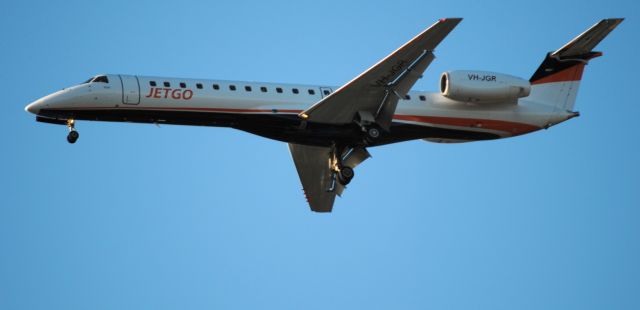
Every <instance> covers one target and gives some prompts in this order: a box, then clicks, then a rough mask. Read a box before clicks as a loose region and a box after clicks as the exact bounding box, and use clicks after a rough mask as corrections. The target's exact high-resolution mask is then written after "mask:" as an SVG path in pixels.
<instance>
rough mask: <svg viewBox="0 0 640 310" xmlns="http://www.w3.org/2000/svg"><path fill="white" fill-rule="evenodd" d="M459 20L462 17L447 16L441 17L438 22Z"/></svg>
mask: <svg viewBox="0 0 640 310" xmlns="http://www.w3.org/2000/svg"><path fill="white" fill-rule="evenodd" d="M461 20H462V17H447V18H441V19H440V20H439V22H441V23H444V22H446V21H454V22H460V21H461Z"/></svg>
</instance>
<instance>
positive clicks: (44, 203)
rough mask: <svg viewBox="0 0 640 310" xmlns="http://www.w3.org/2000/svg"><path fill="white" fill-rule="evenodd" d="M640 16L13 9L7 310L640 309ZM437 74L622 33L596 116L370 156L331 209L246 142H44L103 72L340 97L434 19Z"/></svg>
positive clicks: (8, 37) (285, 162)
mask: <svg viewBox="0 0 640 310" xmlns="http://www.w3.org/2000/svg"><path fill="white" fill-rule="evenodd" d="M638 11H639V7H638V4H637V2H635V1H587V2H585V1H567V2H562V3H559V2H557V1H528V2H509V1H504V2H497V1H470V2H465V1H434V2H432V1H429V2H427V1H380V2H371V1H362V2H348V3H344V2H341V1H326V2H317V1H316V2H306V1H300V2H296V3H289V2H262V1H256V2H252V1H234V2H229V3H217V2H208V1H202V2H193V1H179V2H175V1H174V2H161V1H140V2H136V3H130V2H128V1H108V2H96V1H91V2H87V1H65V2H61V3H54V2H49V1H46V2H45V1H42V2H29V1H20V2H18V1H13V2H10V3H6V4H5V5H3V9H2V10H1V11H0V29H2V30H1V31H0V39H1V41H2V45H3V48H2V49H1V50H0V55H1V57H0V68H2V74H0V81H1V82H2V85H3V97H4V99H3V103H2V108H3V112H2V113H0V120H1V122H0V126H2V129H3V132H4V133H5V134H4V141H5V142H4V143H3V145H4V148H3V151H2V152H0V163H1V164H0V167H1V168H2V174H1V176H0V180H1V182H2V186H0V192H1V194H2V195H0V201H2V203H0V309H204V308H209V309H210V308H223V309H247V308H267V309H271V308H272V309H300V308H306V309H326V308H343V309H347V308H348V309H352V308H369V309H389V308H400V309H425V308H429V309H638V308H640V299H639V297H638V292H640V282H638V279H639V278H640V264H639V263H638V262H640V228H639V227H640V225H638V221H639V220H640V164H639V163H638V158H639V157H640V148H639V146H640V145H639V143H640V142H639V141H640V130H638V127H637V115H639V113H640V107H639V105H638V104H637V96H636V93H637V92H636V89H635V88H634V85H635V84H636V80H637V77H636V76H637V72H638V71H639V70H638V64H637V61H636V58H637V57H636V51H637V50H638V49H639V47H640V46H639V45H638V44H639V43H638V42H639V41H638V33H639V30H640V29H639V26H638V22H637V20H638V13H637V12H638ZM451 16H453V17H464V18H465V20H464V21H463V22H462V23H461V24H460V25H459V26H458V27H457V28H456V29H455V30H454V31H453V32H452V33H451V35H450V36H449V37H448V38H447V39H446V40H445V41H444V42H443V43H442V44H441V46H440V47H439V48H438V50H437V52H436V55H437V56H438V58H437V59H436V60H435V61H434V62H433V63H432V65H431V66H430V67H429V69H428V70H427V72H426V73H425V78H424V79H422V80H420V81H418V83H417V84H416V86H415V87H414V89H421V90H436V89H437V87H436V86H437V78H438V76H439V74H440V73H441V72H442V71H445V70H451V69H480V70H491V71H498V72H505V73H510V74H513V75H517V76H522V77H524V78H528V77H529V76H530V75H531V74H532V73H533V71H534V70H535V69H536V68H537V67H538V65H539V64H540V62H541V61H542V59H543V57H544V55H545V53H546V52H548V51H551V50H554V49H556V48H558V47H560V46H561V45H562V44H564V43H566V42H567V41H568V40H569V39H571V38H573V37H574V36H575V35H577V34H578V33H580V32H581V31H583V30H585V29H586V28H587V27H589V26H591V25H592V24H594V23H595V22H597V21H598V20H600V19H601V18H606V17H626V18H627V20H626V21H625V22H624V23H623V24H622V25H621V26H620V27H619V28H618V29H616V30H615V31H614V32H613V33H612V34H611V35H610V37H608V38H607V39H606V40H605V41H604V42H603V43H602V44H601V45H600V46H599V48H598V49H599V50H602V51H603V52H604V54H605V56H604V57H602V58H599V59H596V60H594V61H593V62H592V63H591V64H590V65H589V66H588V67H587V70H586V72H585V75H584V80H583V82H582V84H581V90H580V93H579V95H578V102H577V109H578V110H580V111H581V112H582V116H581V117H579V118H577V119H574V120H571V121H569V122H566V123H564V124H561V125H559V126H557V127H554V128H552V129H550V130H548V131H541V132H537V133H533V134H530V135H526V136H522V137H517V138H513V139H506V140H499V141H489V142H480V143H469V144H461V145H439V144H431V143H426V142H422V141H414V142H407V143H402V144H397V145H390V146H384V147H379V148H374V149H372V150H371V153H372V155H373V159H372V160H369V161H367V162H366V163H364V164H363V165H362V166H360V167H359V168H358V171H357V177H356V179H355V180H354V181H353V183H352V184H351V185H350V186H349V189H348V191H347V192H346V193H345V195H344V197H343V198H340V199H338V200H337V202H336V205H335V207H334V212H333V213H331V214H315V213H312V212H310V211H309V209H308V207H307V205H306V202H305V199H304V197H303V195H302V191H301V186H300V184H299V180H298V177H297V175H296V171H295V168H294V165H293V163H292V162H291V159H290V156H289V154H288V150H287V147H286V145H285V144H283V143H280V142H275V141H270V140H266V139H263V138H260V137H256V136H252V135H250V134H247V133H243V132H237V131H233V130H230V129H221V128H202V127H182V126H162V127H161V128H157V127H156V126H153V125H140V124H117V123H92V122H80V123H79V124H78V125H77V126H78V129H79V131H80V133H81V138H80V140H79V142H78V143H77V144H75V145H69V144H67V142H66V141H65V136H66V129H65V128H64V127H59V126H54V125H48V124H41V123H36V122H35V121H34V117H33V116H32V115H30V114H28V113H26V112H24V110H23V109H24V106H25V105H26V104H27V103H29V102H31V101H33V100H35V99H37V98H39V97H42V96H44V95H46V94H48V93H51V92H53V91H55V90H58V89H61V88H63V87H66V86H70V85H73V84H76V83H79V82H81V81H83V80H85V79H87V78H88V77H90V76H93V75H96V74H98V73H128V74H141V75H161V76H178V77H199V78H219V79H231V80H233V79H237V80H254V81H267V82H291V83H308V84H329V85H339V84H342V83H344V82H346V81H348V80H350V79H351V78H352V77H354V76H356V75H357V74H359V73H360V72H362V71H363V70H365V69H366V68H368V67H369V66H370V65H372V64H373V63H375V62H376V61H377V60H379V59H380V58H382V57H384V56H386V55H387V54H388V53H389V52H390V51H392V50H394V49H395V48H397V47H398V46H400V45H401V44H403V43H404V42H405V41H407V40H408V39H410V38H412V37H413V36H414V35H415V34H417V33H418V32H420V31H421V30H423V29H424V28H425V27H427V26H429V25H430V24H432V23H433V22H434V21H435V20H437V19H438V18H441V17H451Z"/></svg>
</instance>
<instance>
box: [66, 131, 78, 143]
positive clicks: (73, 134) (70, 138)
mask: <svg viewBox="0 0 640 310" xmlns="http://www.w3.org/2000/svg"><path fill="white" fill-rule="evenodd" d="M78 138H80V134H79V133H78V132H77V131H75V130H72V131H70V132H69V134H68V135H67V142H69V143H71V144H74V143H76V141H78Z"/></svg>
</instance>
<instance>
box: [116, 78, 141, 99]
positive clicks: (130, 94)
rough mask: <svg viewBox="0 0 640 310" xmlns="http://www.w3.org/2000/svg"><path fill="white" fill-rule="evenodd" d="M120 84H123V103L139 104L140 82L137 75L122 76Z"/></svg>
mask: <svg viewBox="0 0 640 310" xmlns="http://www.w3.org/2000/svg"><path fill="white" fill-rule="evenodd" d="M120 83H122V103H124V104H139V103H140V82H139V81H138V77H137V76H135V75H120Z"/></svg>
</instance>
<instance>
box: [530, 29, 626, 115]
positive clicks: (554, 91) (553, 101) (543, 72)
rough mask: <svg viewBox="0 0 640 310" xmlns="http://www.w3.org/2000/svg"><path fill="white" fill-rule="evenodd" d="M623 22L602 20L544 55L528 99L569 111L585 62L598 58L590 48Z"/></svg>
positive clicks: (598, 54)
mask: <svg viewBox="0 0 640 310" xmlns="http://www.w3.org/2000/svg"><path fill="white" fill-rule="evenodd" d="M623 20H624V19H623V18H610V19H603V20H601V21H600V22H599V23H597V24H595V25H593V26H592V27H591V28H589V29H588V30H587V31H585V32H583V33H582V34H580V35H579V36H577V37H576V38H574V39H573V40H571V41H570V42H569V43H567V44H566V45H564V46H563V47H561V48H560V49H558V50H557V51H555V52H553V53H548V54H547V56H546V58H545V59H544V61H543V62H542V64H541V65H540V67H539V68H538V70H536V72H535V73H534V74H533V76H532V77H531V79H530V80H529V82H531V86H532V87H531V94H530V95H529V97H528V98H529V99H531V100H533V101H536V102H540V103H543V104H548V105H552V106H554V107H556V109H557V110H559V111H572V110H573V107H574V105H575V101H576V95H577V94H578V87H579V86H580V80H581V79H582V72H583V71H584V66H585V65H586V64H587V63H588V62H589V60H591V59H593V58H596V57H599V56H602V53H601V52H594V51H593V48H595V47H596V45H598V43H600V41H602V39H604V38H605V37H606V36H607V35H608V34H609V33H610V32H611V31H612V30H613V29H615V28H616V27H617V26H618V25H619V24H620V23H621V22H622V21H623Z"/></svg>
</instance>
